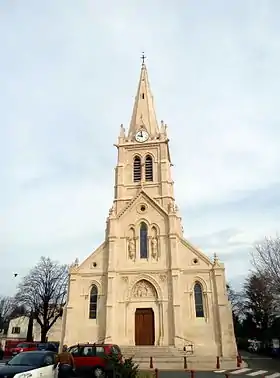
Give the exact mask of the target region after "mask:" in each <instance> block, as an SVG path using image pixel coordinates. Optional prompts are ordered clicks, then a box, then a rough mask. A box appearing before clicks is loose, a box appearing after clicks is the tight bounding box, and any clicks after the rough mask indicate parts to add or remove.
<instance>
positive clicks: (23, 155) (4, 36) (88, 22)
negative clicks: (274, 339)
mask: <svg viewBox="0 0 280 378" xmlns="http://www.w3.org/2000/svg"><path fill="white" fill-rule="evenodd" d="M279 11H280V4H279V3H278V2H276V1H267V2H265V3H264V2H261V1H255V2H254V3H253V2H251V1H248V2H244V1H241V0H237V1H235V2H232V3H227V4H225V2H224V1H222V0H215V1H212V2H211V4H210V3H209V4H208V3H207V4H206V3H205V2H204V1H201V0H198V1H197V0H189V1H187V2H185V3H183V2H182V3H180V2H178V3H176V4H173V3H168V2H166V3H163V2H162V1H161V2H160V1H159V0H158V1H154V2H153V3H152V4H151V2H147V1H142V2H141V3H137V4H136V3H132V2H130V1H128V0H119V1H118V2H112V1H109V0H104V1H102V2H92V1H89V0H80V1H79V2H76V1H74V0H61V1H60V2H59V3H58V2H56V1H54V0H51V1H49V2H48V3H45V4H43V3H41V2H38V1H35V0H30V1H29V2H28V4H24V5H23V4H21V3H20V2H15V1H10V2H7V3H6V4H5V5H3V6H2V8H1V15H0V17H1V22H0V42H1V61H0V82H1V91H0V97H1V98H0V141H1V149H0V158H1V161H2V164H1V166H0V180H1V189H2V190H1V194H2V195H1V198H0V209H1V220H0V222H1V227H0V248H1V249H0V251H1V252H0V254H1V265H0V282H1V291H5V292H13V291H14V289H15V285H16V282H15V281H14V280H11V278H10V277H11V273H12V272H13V271H14V270H16V271H18V272H19V277H20V276H22V275H23V274H25V273H26V272H27V271H28V269H29V268H30V266H32V265H33V264H34V263H35V262H36V261H37V260H38V259H39V257H40V256H41V255H42V254H44V255H49V256H50V257H53V258H58V259H59V260H60V261H61V262H69V261H72V260H73V259H74V258H75V257H77V256H78V257H80V259H82V258H84V257H86V256H87V255H88V254H89V253H90V252H91V251H92V250H93V248H95V247H96V246H97V245H98V244H99V243H100V242H101V241H102V238H103V236H104V229H105V219H106V216H107V213H108V209H109V207H110V206H111V203H112V197H113V185H114V183H113V180H114V171H113V169H114V166H115V164H116V155H117V154H116V150H115V148H114V147H112V145H113V143H115V142H116V140H117V135H118V131H119V125H120V124H121V123H123V124H124V125H125V126H126V127H127V126H128V123H129V120H130V117H131V113H132V106H133V98H134V96H135V92H136V87H137V81H138V77H139V64H140V59H139V58H140V54H141V52H142V51H145V53H146V55H147V56H148V59H147V63H148V69H149V78H150V82H151V85H152V91H153V94H154V98H155V104H156V111H157V115H158V119H159V120H160V119H162V118H163V119H164V120H165V122H167V124H168V126H169V127H168V133H169V136H170V148H171V157H172V161H173V163H174V169H173V172H172V175H173V178H174V181H175V195H176V199H177V202H178V205H179V208H180V210H181V215H182V216H183V223H184V228H185V233H186V236H187V237H188V238H190V240H191V241H194V242H195V241H196V240H197V242H198V244H199V246H201V248H203V250H205V251H206V252H207V253H208V254H209V255H212V254H213V252H214V251H217V252H218V253H219V254H220V256H221V258H222V257H223V259H225V262H226V266H227V273H228V276H230V277H231V278H232V279H236V278H235V277H236V274H237V272H239V273H240V269H241V268H238V267H239V266H240V267H241V266H242V269H243V270H242V272H243V273H242V274H243V275H244V274H246V271H247V269H249V267H250V263H249V257H248V253H249V252H248V251H249V250H250V248H251V245H252V244H253V243H254V241H255V240H257V239H259V238H262V237H263V236H265V235H274V234H275V233H276V232H277V231H279V215H280V209H279V204H280V201H279V185H280V179H279V169H280V155H279V152H278V151H279V140H280V129H279V122H280V113H279V105H278V102H279V101H278V91H279V75H278V70H279V65H280V54H279V47H280V46H279V45H280V42H279V41H280V38H279V37H280V35H279V34H280V27H279V22H278V14H279ZM2 215H3V216H2ZM195 243H196V242H195ZM239 273H238V274H239Z"/></svg>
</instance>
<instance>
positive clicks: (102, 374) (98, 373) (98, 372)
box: [93, 367, 105, 378]
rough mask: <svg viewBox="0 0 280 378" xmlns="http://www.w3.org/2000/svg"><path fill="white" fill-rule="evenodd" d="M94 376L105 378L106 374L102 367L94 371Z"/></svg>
mask: <svg viewBox="0 0 280 378" xmlns="http://www.w3.org/2000/svg"><path fill="white" fill-rule="evenodd" d="M93 376H94V377H96V378H104V377H105V372H104V370H103V369H102V368H101V367H96V368H95V369H93Z"/></svg>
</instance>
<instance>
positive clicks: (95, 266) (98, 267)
mask: <svg viewBox="0 0 280 378" xmlns="http://www.w3.org/2000/svg"><path fill="white" fill-rule="evenodd" d="M106 246H107V244H106V242H103V243H102V244H101V245H100V246H99V247H98V248H97V249H95V250H94V251H93V252H92V253H91V254H90V255H89V256H88V257H87V258H86V259H85V260H84V261H83V262H82V263H81V264H80V265H79V266H78V267H76V268H73V269H72V271H71V273H74V274H98V273H101V272H102V271H103V270H104V263H105V261H104V260H105V259H104V257H105V252H106Z"/></svg>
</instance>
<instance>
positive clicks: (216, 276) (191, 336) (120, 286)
mask: <svg viewBox="0 0 280 378" xmlns="http://www.w3.org/2000/svg"><path fill="white" fill-rule="evenodd" d="M116 147H117V152H118V158H117V165H116V168H115V191H114V200H113V205H112V207H111V209H110V211H109V214H108V217H107V220H106V232H105V239H104V241H103V243H102V244H101V245H100V246H99V247H98V248H97V249H96V250H95V251H93V252H92V253H91V254H90V256H89V257H88V258H87V259H86V260H85V261H84V262H82V263H81V264H80V265H79V264H77V263H76V264H73V265H72V267H71V269H70V275H69V291H68V301H67V305H66V307H65V311H64V318H63V327H62V343H64V344H68V345H71V344H75V343H81V342H94V341H98V340H100V341H101V340H106V342H113V343H117V344H119V345H121V346H135V345H137V346H138V345H140V346H147V345H149V346H175V347H176V348H182V347H183V346H184V345H191V346H192V347H193V350H194V353H195V354H196V355H201V356H202V355H203V356H205V355H213V356H217V355H220V356H224V357H235V356H236V342H235V336H234V329H233V322H232V313H231V306H230V304H229V301H228V297H227V292H226V281H225V269H224V265H223V264H222V263H221V262H219V261H218V259H217V258H214V260H213V261H212V260H210V259H209V258H208V257H207V256H206V255H205V254H204V253H202V252H201V251H199V250H198V249H196V248H195V247H194V246H192V245H191V244H190V243H189V242H188V241H187V240H185V239H184V236H183V228H182V219H181V217H180V214H179V208H178V206H177V204H176V202H175V197H174V182H173V178H172V174H171V167H172V163H171V154H170V149H169V139H168V132H167V126H166V124H165V123H164V122H163V121H161V123H158V121H157V117H156V113H155V108H154V102H153V96H152V93H151V89H150V84H149V81H148V74H147V68H146V65H145V63H143V64H142V67H141V73H140V80H139V85H138V89H137V93H136V97H135V103H134V107H133V113H132V118H131V123H130V125H129V128H128V131H126V130H125V129H124V127H123V126H122V125H121V127H120V132H119V137H118V141H117V145H116ZM182 148H185V146H182Z"/></svg>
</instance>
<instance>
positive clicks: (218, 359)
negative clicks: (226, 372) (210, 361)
mask: <svg viewBox="0 0 280 378" xmlns="http://www.w3.org/2000/svg"><path fill="white" fill-rule="evenodd" d="M216 369H220V357H219V356H217V363H216Z"/></svg>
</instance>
